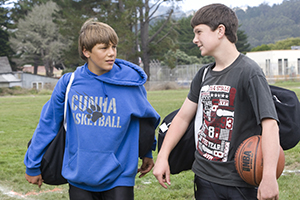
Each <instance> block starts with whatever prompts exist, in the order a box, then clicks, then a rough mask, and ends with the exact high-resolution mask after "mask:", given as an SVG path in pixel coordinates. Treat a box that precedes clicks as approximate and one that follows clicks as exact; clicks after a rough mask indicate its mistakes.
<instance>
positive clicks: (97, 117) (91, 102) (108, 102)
mask: <svg viewBox="0 0 300 200" xmlns="http://www.w3.org/2000/svg"><path fill="white" fill-rule="evenodd" d="M76 93H77V94H74V95H73V96H72V107H71V108H72V111H73V119H74V121H75V123H76V124H78V125H94V126H103V127H111V128H121V125H120V116H118V115H117V104H116V99H115V98H108V97H92V96H89V95H87V94H86V93H84V92H83V94H81V93H79V92H77V91H76ZM78 111H79V112H78Z"/></svg>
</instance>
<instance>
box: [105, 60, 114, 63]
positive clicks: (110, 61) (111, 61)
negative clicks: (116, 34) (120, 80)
mask: <svg viewBox="0 0 300 200" xmlns="http://www.w3.org/2000/svg"><path fill="white" fill-rule="evenodd" d="M106 62H107V63H108V64H113V63H114V62H115V60H106Z"/></svg>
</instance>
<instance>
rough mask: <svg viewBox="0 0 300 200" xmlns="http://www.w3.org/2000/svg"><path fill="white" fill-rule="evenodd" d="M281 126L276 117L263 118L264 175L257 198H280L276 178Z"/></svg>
mask: <svg viewBox="0 0 300 200" xmlns="http://www.w3.org/2000/svg"><path fill="white" fill-rule="evenodd" d="M279 151H280V144H279V128H278V124H277V121H276V120H274V119H263V120H262V153H263V160H264V165H263V177H262V181H261V183H260V185H259V187H258V192H257V198H258V199H259V200H262V199H278V198H279V189H278V183H277V178H276V170H277V163H278V158H279Z"/></svg>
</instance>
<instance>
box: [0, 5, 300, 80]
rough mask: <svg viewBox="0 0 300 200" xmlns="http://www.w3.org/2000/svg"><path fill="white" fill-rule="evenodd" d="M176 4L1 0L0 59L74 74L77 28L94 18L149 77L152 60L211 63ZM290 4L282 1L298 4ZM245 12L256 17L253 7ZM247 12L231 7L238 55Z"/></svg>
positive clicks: (242, 48)
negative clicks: (112, 33) (237, 25)
mask: <svg viewBox="0 0 300 200" xmlns="http://www.w3.org/2000/svg"><path fill="white" fill-rule="evenodd" d="M178 1H180V0H155V1H151V2H150V1H149V0H119V1H115V0H98V1H95V0H76V1H73V0H64V1H61V0H51V1H50V0H19V1H17V2H15V3H13V5H12V6H10V7H6V6H4V5H6V3H8V2H9V0H0V12H1V14H2V15H1V16H2V17H1V18H0V24H1V28H0V36H1V38H0V56H8V57H9V60H10V62H11V64H12V66H13V69H14V70H17V67H18V66H23V65H24V64H32V65H33V66H35V73H36V70H37V66H39V65H44V66H45V68H46V72H47V76H52V75H53V68H54V67H56V68H61V69H64V71H65V72H66V71H73V70H74V69H75V68H76V67H77V66H79V65H82V64H83V61H82V60H80V58H79V56H78V51H77V39H78V33H79V30H80V28H81V25H82V24H83V22H84V21H86V20H87V19H89V18H96V19H98V20H99V21H102V22H105V23H107V24H109V25H110V26H112V27H113V28H114V29H115V30H116V32H117V34H118V35H119V39H120V41H119V44H118V57H119V58H123V59H126V60H129V61H131V62H133V63H136V64H140V63H143V67H144V70H145V72H146V73H147V74H148V75H149V72H150V70H149V67H150V65H149V64H150V60H152V59H156V60H158V61H160V62H162V63H163V64H165V65H167V66H169V67H170V68H173V67H174V66H176V65H178V64H195V63H199V64H200V63H208V62H211V61H212V60H213V59H212V58H210V57H201V55H200V52H199V49H198V48H197V46H196V45H195V44H193V43H192V39H193V37H194V34H193V30H192V28H191V26H190V19H191V17H192V16H185V17H180V18H176V17H175V15H174V12H175V11H176V6H177V2H178ZM294 1H295V0H293V1H287V2H290V3H295V2H296V3H297V2H299V1H300V0H298V1H295V2H294ZM287 2H285V1H284V2H283V4H284V3H287ZM161 7H164V8H165V10H164V12H159V9H160V8H161ZM260 7H262V8H265V7H266V6H264V5H260V6H259V7H258V8H260ZM267 7H268V6H267ZM275 7H276V6H275ZM253 9H254V8H253ZM248 10H250V11H251V12H250V13H255V12H254V11H255V9H254V11H253V10H252V8H248ZM248 10H247V12H245V11H243V12H242V10H239V9H236V13H237V15H238V18H239V20H240V22H242V23H241V26H240V28H239V30H238V43H237V44H236V45H237V48H238V50H239V51H241V52H243V53H246V52H247V51H250V50H251V46H252V44H251V43H249V42H248V35H249V34H248V31H247V29H246V28H245V24H246V23H245V21H243V20H245V19H246V18H247V17H245V16H246V15H250V14H249V13H248ZM177 11H178V10H177ZM177 11H176V12H177ZM161 13H162V14H161ZM257 13H259V12H257ZM252 15H253V16H255V14H252ZM252 15H251V16H252ZM295 20H296V19H295ZM246 33H247V34H246ZM251 37H252V36H251V35H250V37H249V38H251ZM148 77H149V76H148Z"/></svg>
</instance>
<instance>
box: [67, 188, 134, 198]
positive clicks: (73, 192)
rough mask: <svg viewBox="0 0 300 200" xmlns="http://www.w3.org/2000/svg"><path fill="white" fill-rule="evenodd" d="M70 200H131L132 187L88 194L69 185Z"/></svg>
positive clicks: (88, 192) (132, 196)
mask: <svg viewBox="0 0 300 200" xmlns="http://www.w3.org/2000/svg"><path fill="white" fill-rule="evenodd" d="M69 196H70V200H133V199H134V192H133V187H125V186H122V187H115V188H113V189H111V190H108V191H104V192H90V191H87V190H83V189H80V188H77V187H75V186H73V185H71V184H69Z"/></svg>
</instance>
